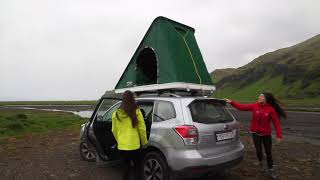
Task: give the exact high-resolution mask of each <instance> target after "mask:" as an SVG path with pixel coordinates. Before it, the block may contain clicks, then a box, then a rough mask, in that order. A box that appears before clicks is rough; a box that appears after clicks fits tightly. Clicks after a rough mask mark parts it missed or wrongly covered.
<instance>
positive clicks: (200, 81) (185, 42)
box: [170, 23, 202, 84]
mask: <svg viewBox="0 0 320 180" xmlns="http://www.w3.org/2000/svg"><path fill="white" fill-rule="evenodd" d="M170 25H171V27H172V26H173V25H172V24H171V23H170ZM172 28H173V29H174V30H175V31H176V32H177V33H178V34H179V36H180V37H182V39H183V42H184V44H185V45H186V47H187V49H188V52H189V54H190V57H191V60H192V63H193V67H194V69H195V71H196V74H197V76H198V78H199V84H202V80H201V77H200V75H199V72H198V68H197V66H196V63H195V61H194V58H193V55H192V52H191V50H190V47H189V45H188V43H187V40H186V37H187V35H188V34H189V30H188V31H187V33H186V34H185V35H184V36H182V35H181V33H180V32H178V31H177V29H176V28H175V27H172Z"/></svg>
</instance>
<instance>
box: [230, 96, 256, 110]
mask: <svg viewBox="0 0 320 180" xmlns="http://www.w3.org/2000/svg"><path fill="white" fill-rule="evenodd" d="M224 100H225V101H226V102H227V103H229V104H231V105H232V106H233V107H235V108H237V109H238V110H240V111H253V104H240V103H238V102H236V101H233V100H230V99H226V98H225V99H224Z"/></svg>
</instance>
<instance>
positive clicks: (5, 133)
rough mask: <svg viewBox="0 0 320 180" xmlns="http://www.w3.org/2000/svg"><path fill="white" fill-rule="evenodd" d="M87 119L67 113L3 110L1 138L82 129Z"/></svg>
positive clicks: (0, 129) (1, 115)
mask: <svg viewBox="0 0 320 180" xmlns="http://www.w3.org/2000/svg"><path fill="white" fill-rule="evenodd" d="M86 121H87V119H85V118H81V117H80V116H77V115H74V114H72V113H66V112H47V111H30V110H7V111H4V110H1V111H0V137H11V136H21V135H25V134H30V133H43V132H48V131H50V130H56V129H64V128H80V125H81V124H82V123H84V122H86Z"/></svg>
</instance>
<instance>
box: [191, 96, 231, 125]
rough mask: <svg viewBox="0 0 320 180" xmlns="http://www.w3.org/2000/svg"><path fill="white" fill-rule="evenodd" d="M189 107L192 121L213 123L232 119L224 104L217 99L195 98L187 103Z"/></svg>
mask: <svg viewBox="0 0 320 180" xmlns="http://www.w3.org/2000/svg"><path fill="white" fill-rule="evenodd" d="M189 108H190V111H191V116H192V119H193V121H194V122H198V123H203V124H214V123H226V122H231V121H233V118H232V116H231V115H230V113H229V112H228V111H227V110H226V108H225V104H224V103H222V102H221V101H218V100H212V99H207V100H195V101H193V102H192V103H191V104H190V105H189Z"/></svg>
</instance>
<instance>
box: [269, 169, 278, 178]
mask: <svg viewBox="0 0 320 180" xmlns="http://www.w3.org/2000/svg"><path fill="white" fill-rule="evenodd" d="M267 175H268V176H269V177H270V178H271V179H278V176H277V175H276V174H275V173H274V170H273V169H268V171H267Z"/></svg>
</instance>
